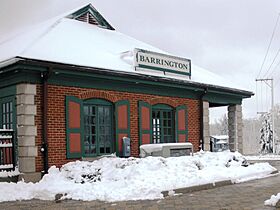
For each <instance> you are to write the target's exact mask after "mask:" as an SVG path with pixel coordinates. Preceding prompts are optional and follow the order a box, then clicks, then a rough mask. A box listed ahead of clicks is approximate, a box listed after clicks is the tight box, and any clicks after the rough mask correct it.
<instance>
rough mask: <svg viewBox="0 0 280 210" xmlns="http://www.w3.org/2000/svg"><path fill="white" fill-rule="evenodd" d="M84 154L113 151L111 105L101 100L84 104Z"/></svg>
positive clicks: (94, 154)
mask: <svg viewBox="0 0 280 210" xmlns="http://www.w3.org/2000/svg"><path fill="white" fill-rule="evenodd" d="M83 107H84V126H85V132H84V145H83V146H84V149H83V151H84V155H85V156H89V157H92V156H100V155H106V154H111V153H112V152H113V142H114V141H113V119H112V112H113V107H112V105H111V104H110V103H109V102H107V101H103V100H91V101H89V102H86V103H85V104H84V106H83Z"/></svg>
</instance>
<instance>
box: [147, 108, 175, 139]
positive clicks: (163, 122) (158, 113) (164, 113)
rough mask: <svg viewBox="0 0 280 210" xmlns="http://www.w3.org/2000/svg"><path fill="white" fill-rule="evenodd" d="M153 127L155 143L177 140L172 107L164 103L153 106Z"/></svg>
mask: <svg viewBox="0 0 280 210" xmlns="http://www.w3.org/2000/svg"><path fill="white" fill-rule="evenodd" d="M152 129H153V133H152V141H153V143H154V144H156V143H172V142H176V140H175V137H174V111H173V109H172V107H170V106H168V105H164V104H158V105H155V106H153V107H152Z"/></svg>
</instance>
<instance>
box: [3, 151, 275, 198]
mask: <svg viewBox="0 0 280 210" xmlns="http://www.w3.org/2000/svg"><path fill="white" fill-rule="evenodd" d="M244 160H245V159H244V157H243V156H242V155H240V154H239V153H231V152H229V151H225V152H220V153H210V152H205V153H204V152H200V153H196V154H195V155H194V156H184V157H171V158H162V157H147V158H142V159H140V158H128V159H124V158H117V157H104V158H101V159H100V160H97V161H94V162H86V161H83V162H81V161H76V162H71V163H68V164H66V165H64V166H63V167H62V168H61V169H58V168H56V167H55V166H52V167H51V168H50V169H49V174H47V175H45V176H44V177H43V179H42V180H41V181H40V182H38V183H35V184H33V183H24V182H18V183H17V184H15V183H0V188H1V191H0V201H13V200H27V199H33V198H36V199H43V200H54V199H55V195H56V194H63V197H62V199H76V200H85V201H89V200H102V201H109V202H114V201H123V200H139V199H161V198H163V195H162V193H161V192H162V191H166V190H172V189H176V188H182V187H189V186H194V185H201V184H206V183H214V182H217V181H222V180H229V179H230V180H232V181H234V182H236V181H237V182H238V181H244V180H246V179H251V178H263V177H265V176H268V175H269V174H270V173H271V172H272V171H274V170H276V169H275V168H273V167H272V166H270V165H269V164H268V163H258V164H254V165H249V166H248V167H244V166H242V164H244Z"/></svg>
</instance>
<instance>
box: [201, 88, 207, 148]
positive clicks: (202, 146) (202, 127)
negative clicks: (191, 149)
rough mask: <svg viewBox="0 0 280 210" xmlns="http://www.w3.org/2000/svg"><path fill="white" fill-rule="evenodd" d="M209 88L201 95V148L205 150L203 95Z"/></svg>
mask: <svg viewBox="0 0 280 210" xmlns="http://www.w3.org/2000/svg"><path fill="white" fill-rule="evenodd" d="M207 92H208V88H204V91H203V93H202V94H201V95H200V145H201V146H200V147H201V148H200V149H202V150H204V139H203V134H204V132H203V131H204V126H203V97H204V96H205V95H206V94H207Z"/></svg>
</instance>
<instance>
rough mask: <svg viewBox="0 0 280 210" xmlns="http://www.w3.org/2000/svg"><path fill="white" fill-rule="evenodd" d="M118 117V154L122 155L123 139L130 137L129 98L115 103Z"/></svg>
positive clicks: (116, 116)
mask: <svg viewBox="0 0 280 210" xmlns="http://www.w3.org/2000/svg"><path fill="white" fill-rule="evenodd" d="M115 119H116V154H117V156H121V155H122V139H123V137H129V138H130V104H129V101H128V100H121V101H117V102H116V103H115Z"/></svg>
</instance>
